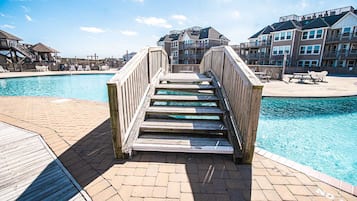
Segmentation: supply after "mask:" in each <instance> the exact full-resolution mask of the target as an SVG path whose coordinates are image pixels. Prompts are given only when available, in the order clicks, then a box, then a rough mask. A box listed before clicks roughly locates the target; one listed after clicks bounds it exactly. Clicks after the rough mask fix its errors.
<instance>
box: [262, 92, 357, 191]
mask: <svg viewBox="0 0 357 201" xmlns="http://www.w3.org/2000/svg"><path fill="white" fill-rule="evenodd" d="M256 143H257V146H258V147H261V148H263V149H265V150H268V151H270V152H272V153H275V154H278V155H281V156H283V157H285V158H288V159H291V160H293V161H296V162H298V163H301V164H304V165H307V166H310V167H312V168H314V169H315V170H318V171H320V172H323V173H325V174H327V175H330V176H333V177H335V178H337V179H340V180H343V181H345V182H348V183H351V184H352V185H355V186H356V185H357V97H344V98H311V99H309V98H263V100H262V105H261V110H260V119H259V125H258V133H257V142H256Z"/></svg>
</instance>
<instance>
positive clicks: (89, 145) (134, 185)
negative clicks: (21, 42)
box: [0, 97, 357, 201]
mask: <svg viewBox="0 0 357 201" xmlns="http://www.w3.org/2000/svg"><path fill="white" fill-rule="evenodd" d="M0 121H3V122H6V123H9V124H12V125H16V126H18V127H22V128H25V129H28V130H31V131H34V132H36V133H39V134H41V135H42V136H43V138H44V139H45V141H46V143H47V144H48V145H49V147H50V148H51V149H52V150H53V151H54V153H55V154H56V155H57V156H58V158H59V159H60V160H61V161H62V163H63V164H64V165H65V167H66V168H67V169H68V170H69V172H70V173H71V174H72V175H73V177H74V178H75V179H76V180H77V181H78V183H79V184H80V185H81V186H82V187H83V188H84V189H85V190H86V191H87V193H88V194H89V195H90V196H91V197H92V199H93V200H123V201H127V200H144V201H150V200H152V201H161V200H162V201H163V200H172V201H173V200H184V201H189V200H205V201H210V200H219V201H224V200H232V201H233V200H357V198H356V197H354V196H353V195H351V194H348V193H345V192H343V191H341V190H338V189H336V188H334V187H332V186H330V185H327V184H325V183H323V182H321V181H319V180H317V179H314V178H312V177H309V176H307V175H305V174H303V173H301V172H299V171H296V170H294V169H291V168H289V167H287V166H284V165H281V164H279V163H277V162H274V161H272V160H270V159H268V158H265V157H263V156H261V155H259V154H255V155H254V161H253V164H252V165H235V164H234V163H232V160H231V158H230V157H229V156H221V155H205V154H203V155H202V154H180V153H166V154H163V153H162V154H161V153H137V154H136V155H135V156H134V157H133V159H132V160H115V159H114V158H113V151H112V144H111V129H110V122H109V111H108V106H107V104H104V103H97V102H90V101H79V100H67V101H57V99H56V98H36V97H1V98H0Z"/></svg>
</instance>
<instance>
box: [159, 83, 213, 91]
mask: <svg viewBox="0 0 357 201" xmlns="http://www.w3.org/2000/svg"><path fill="white" fill-rule="evenodd" d="M155 88H156V89H172V90H212V89H215V87H214V86H212V85H208V84H158V85H157V86H156V87H155Z"/></svg>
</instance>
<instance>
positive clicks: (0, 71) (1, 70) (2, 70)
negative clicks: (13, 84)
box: [0, 65, 9, 73]
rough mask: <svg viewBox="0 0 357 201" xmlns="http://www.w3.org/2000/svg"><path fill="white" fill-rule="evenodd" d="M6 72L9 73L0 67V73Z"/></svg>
mask: <svg viewBox="0 0 357 201" xmlns="http://www.w3.org/2000/svg"><path fill="white" fill-rule="evenodd" d="M6 72H9V71H8V70H6V69H4V67H2V66H1V65H0V73H6Z"/></svg>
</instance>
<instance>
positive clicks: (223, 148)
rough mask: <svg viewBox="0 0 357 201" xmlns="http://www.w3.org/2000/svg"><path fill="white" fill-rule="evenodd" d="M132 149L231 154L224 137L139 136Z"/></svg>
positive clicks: (230, 146) (231, 151)
mask: <svg viewBox="0 0 357 201" xmlns="http://www.w3.org/2000/svg"><path fill="white" fill-rule="evenodd" d="M132 148H133V150H136V151H160V152H186V153H214V154H233V147H232V145H231V144H230V143H229V142H228V140H227V139H226V138H224V137H216V138H211V137H209V138H206V137H192V136H171V135H170V134H160V135H148V134H146V135H141V136H139V138H138V139H137V140H136V141H135V143H134V144H133V147H132Z"/></svg>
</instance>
